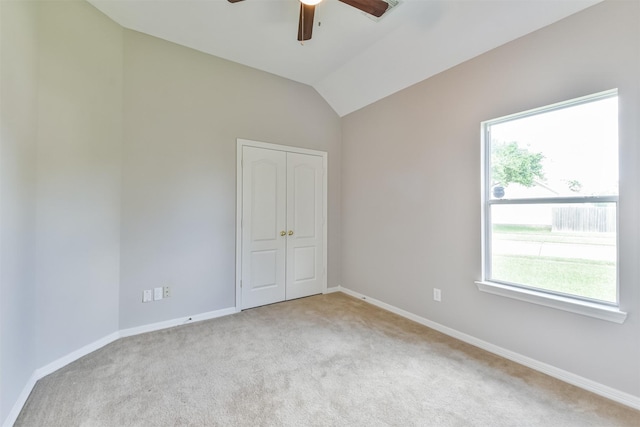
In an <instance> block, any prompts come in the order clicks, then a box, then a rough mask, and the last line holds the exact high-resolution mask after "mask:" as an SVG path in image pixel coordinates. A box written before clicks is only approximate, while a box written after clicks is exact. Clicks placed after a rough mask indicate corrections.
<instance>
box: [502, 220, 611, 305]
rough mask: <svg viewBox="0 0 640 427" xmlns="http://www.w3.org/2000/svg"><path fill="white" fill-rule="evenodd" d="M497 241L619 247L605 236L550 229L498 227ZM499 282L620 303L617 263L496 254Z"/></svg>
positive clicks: (609, 236)
mask: <svg viewBox="0 0 640 427" xmlns="http://www.w3.org/2000/svg"><path fill="white" fill-rule="evenodd" d="M493 232H494V233H493V239H494V240H496V239H500V240H506V241H519V242H555V243H565V244H575V245H605V246H612V245H613V246H615V237H614V236H612V235H610V234H604V233H552V232H551V229H550V228H548V227H532V226H519V225H518V226H515V225H513V226H505V225H500V226H494V228H493ZM491 269H492V277H493V278H494V279H496V280H500V281H504V282H510V283H514V284H524V285H527V286H530V287H535V288H540V289H544V290H550V291H555V292H560V293H565V294H570V295H578V296H581V297H586V298H592V299H596V300H602V301H607V302H614V303H615V302H616V299H617V298H616V265H615V263H613V262H605V261H594V260H586V259H577V258H555V257H549V256H526V255H507V254H494V255H493V262H492V266H491Z"/></svg>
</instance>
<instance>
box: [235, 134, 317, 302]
mask: <svg viewBox="0 0 640 427" xmlns="http://www.w3.org/2000/svg"><path fill="white" fill-rule="evenodd" d="M241 168H242V175H241V177H242V196H241V198H242V206H241V209H242V219H241V245H242V250H241V267H240V272H241V274H240V275H241V277H240V280H241V281H240V292H241V304H240V307H242V308H243V309H246V308H251V307H257V306H260V305H266V304H271V303H275V302H279V301H285V300H290V299H295V298H301V297H305V296H309V295H314V294H319V293H322V292H323V291H324V290H325V289H326V271H325V259H324V258H325V250H324V245H325V242H324V236H325V233H324V222H325V219H324V212H325V209H324V200H325V197H324V158H323V156H322V155H312V154H306V153H305V154H302V153H297V152H288V151H283V150H278V149H265V148H261V147H255V146H249V145H244V146H242V161H241Z"/></svg>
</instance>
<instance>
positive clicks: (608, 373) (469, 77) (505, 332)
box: [342, 1, 640, 396]
mask: <svg viewBox="0 0 640 427" xmlns="http://www.w3.org/2000/svg"><path fill="white" fill-rule="evenodd" d="M639 9H640V3H639V2H637V1H634V2H617V1H607V2H605V3H603V4H599V5H596V6H594V7H592V8H589V9H587V10H585V11H583V12H581V13H578V14H576V15H574V16H572V17H569V18H567V19H565V20H563V21H560V22H558V23H556V24H554V25H551V26H549V27H546V28H544V29H542V30H540V31H538V32H536V33H533V34H530V35H528V36H526V37H523V38H521V39H519V40H516V41H514V42H512V43H509V44H507V45H504V46H502V47H500V48H497V49H495V50H493V51H490V52H488V53H486V54H484V55H481V56H480V57H477V58H475V59H473V60H471V61H468V62H466V63H464V64H462V65H460V66H457V67H455V68H453V69H450V70H448V71H446V72H444V73H442V74H440V75H437V76H435V77H433V78H430V79H428V80H426V81H423V82H421V83H419V84H417V85H415V86H413V87H411V88H408V89H406V90H404V91H402V92H399V93H396V94H394V95H392V96H390V97H388V98H386V99H384V100H381V101H379V102H378V103H376V104H373V105H370V106H368V107H366V108H364V109H362V110H360V111H358V112H355V113H352V114H350V115H348V116H346V117H345V118H344V119H343V174H342V197H343V199H342V200H343V204H342V219H343V221H342V230H343V239H342V254H343V268H342V281H343V286H345V287H347V288H350V289H353V290H354V291H357V292H360V293H362V294H365V295H368V296H370V297H372V298H376V299H379V300H382V301H384V302H386V303H388V304H392V305H394V306H396V307H399V308H401V309H404V310H407V311H409V312H411V313H414V314H417V315H419V316H422V317H424V318H427V319H430V320H432V321H434V322H437V323H440V324H441V325H444V326H446V327H449V328H453V329H455V330H458V331H460V332H462V333H465V334H468V335H471V336H473V337H475V338H477V339H480V340H484V341H486V342H488V343H490V344H493V345H496V346H500V347H502V348H504V349H507V350H510V351H513V352H516V353H519V354H521V355H524V356H526V357H529V358H533V359H535V360H537V361H539V362H543V363H547V364H550V365H552V366H554V367H557V368H560V369H563V370H566V371H568V372H571V373H573V374H576V375H579V376H582V377H585V378H586V379H588V380H591V381H595V382H598V383H601V384H604V385H607V386H610V387H613V388H615V389H617V390H620V391H623V392H626V393H629V394H631V395H633V396H640V364H639V363H638V360H640V340H639V339H638V337H639V336H640V318H638V316H637V312H638V310H639V309H640V288H638V277H639V271H638V261H639V259H640V231H639V228H638V223H639V221H638V217H639V216H638V213H639V211H640V210H639V208H640V198H639V193H638V188H640V175H639V171H640V158H639V155H640V150H639V148H638V144H639V141H638V138H639V137H640V132H639V130H638V127H639V123H640V122H639V121H638V117H640V79H639V76H640V10H639ZM616 87H617V88H619V93H620V96H619V99H620V150H621V155H620V263H619V265H620V279H621V287H620V292H621V306H622V309H623V310H627V311H629V312H630V315H629V317H628V318H627V321H626V322H625V323H624V324H622V325H618V324H615V323H610V322H606V321H602V320H597V319H593V318H589V317H584V316H580V315H577V314H571V313H567V312H563V311H558V310H554V309H550V308H545V307H541V306H537V305H532V304H529V303H525V302H520V301H516V300H511V299H506V298H503V297H498V296H494V295H489V294H485V293H481V292H479V291H478V289H477V288H476V286H475V284H474V280H478V279H480V274H481V259H480V225H481V224H480V122H481V121H483V120H488V119H492V118H496V117H501V116H504V115H507V114H510V113H515V112H520V111H524V110H528V109H531V108H534V107H539V106H544V105H548V104H551V103H554V102H558V101H563V100H567V99H571V98H574V97H578V96H582V95H587V94H590V93H595V92H599V91H603V90H606V89H611V88H616ZM434 287H438V288H441V289H442V302H441V303H436V302H434V301H433V298H432V289H433V288H434Z"/></svg>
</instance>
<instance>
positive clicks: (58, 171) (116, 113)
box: [36, 2, 123, 366]
mask: <svg viewBox="0 0 640 427" xmlns="http://www.w3.org/2000/svg"><path fill="white" fill-rule="evenodd" d="M38 30H39V32H40V33H39V40H40V42H39V67H38V68H39V72H38V146H37V188H36V200H37V204H36V238H37V249H36V283H37V288H36V289H37V295H36V302H37V314H36V319H37V320H36V323H37V324H36V331H37V332H36V338H37V347H38V348H37V362H38V365H39V366H43V365H45V364H47V363H48V362H51V361H52V360H55V359H57V358H59V357H62V356H65V355H67V354H68V353H70V352H71V351H73V350H76V349H78V348H81V347H82V346H84V345H87V344H89V343H91V342H93V341H96V340H98V339H100V338H103V337H105V336H106V335H108V334H110V333H112V332H114V331H116V330H118V289H119V271H120V187H121V183H120V174H121V172H120V170H121V151H122V150H121V146H122V58H123V48H122V29H121V27H120V26H119V25H117V24H115V23H114V22H113V21H111V20H110V19H108V18H107V17H105V16H104V15H103V14H101V13H100V12H98V11H97V10H96V9H95V8H93V7H92V6H91V5H89V4H88V3H85V2H42V3H41V5H40V21H39V27H38Z"/></svg>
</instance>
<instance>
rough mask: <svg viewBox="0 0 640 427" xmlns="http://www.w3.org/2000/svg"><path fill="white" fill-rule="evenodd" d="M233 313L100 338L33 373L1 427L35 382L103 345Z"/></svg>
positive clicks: (6, 424)
mask: <svg viewBox="0 0 640 427" xmlns="http://www.w3.org/2000/svg"><path fill="white" fill-rule="evenodd" d="M235 313H236V308H235V307H230V308H224V309H221V310H215V311H209V312H206V313H200V314H195V315H193V316H188V317H181V318H177V319H172V320H166V321H164V322H158V323H152V324H149V325H143V326H138V327H135V328H129V329H123V330H120V331H116V332H113V333H111V334H109V335H107V336H105V337H103V338H100V339H99V340H97V341H94V342H92V343H90V344H87V345H85V346H84V347H82V348H79V349H77V350H75V351H72V352H71V353H69V354H67V355H66V356H63V357H61V358H59V359H57V360H55V361H53V362H51V363H49V364H47V365H45V366H43V367H41V368H38V369H36V370H35V371H34V373H33V375H31V378H29V381H27V384H25V386H24V388H23V389H22V393H20V396H18V399H17V400H16V402H15V403H14V405H13V407H12V408H11V411H9V414H8V415H7V417H6V418H5V420H4V422H3V423H2V427H11V426H13V424H14V423H15V422H16V420H17V419H18V416H19V415H20V411H22V408H23V406H24V404H25V403H26V402H27V399H28V398H29V395H30V394H31V391H32V390H33V387H35V385H36V382H38V380H39V379H41V378H44V377H46V376H47V375H49V374H51V373H53V372H55V371H57V370H58V369H60V368H64V367H65V366H67V365H68V364H70V363H72V362H75V361H76V360H78V359H80V358H81V357H84V356H86V355H87V354H89V353H92V352H94V351H96V350H99V349H101V348H102V347H104V346H105V345H107V344H110V343H112V342H114V341H115V340H117V339H119V338H124V337H130V336H133V335H139V334H144V333H147V332H153V331H158V330H161V329H167V328H172V327H174V326H179V325H184V324H187V323H193V322H199V321H201V320H208V319H215V318H216V317H222V316H228V315H230V314H235Z"/></svg>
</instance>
